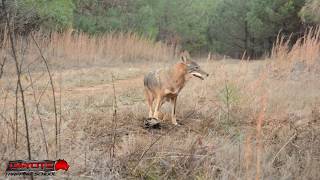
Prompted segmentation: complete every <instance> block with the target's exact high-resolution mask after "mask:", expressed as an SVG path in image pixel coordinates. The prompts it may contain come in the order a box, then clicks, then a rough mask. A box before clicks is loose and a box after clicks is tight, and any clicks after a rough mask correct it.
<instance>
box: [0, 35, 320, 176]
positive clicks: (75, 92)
mask: <svg viewBox="0 0 320 180" xmlns="http://www.w3.org/2000/svg"><path fill="white" fill-rule="evenodd" d="M37 37H38V40H40V39H42V38H43V37H40V35H37ZM48 42H49V43H48ZM26 44H27V43H26ZM40 44H41V47H42V49H43V50H44V51H45V55H46V56H47V57H48V59H49V60H50V64H51V67H52V68H53V69H54V71H53V74H54V76H53V78H54V82H55V86H56V89H58V93H57V97H60V96H61V109H62V112H61V114H62V124H61V140H60V143H61V145H62V149H61V152H59V154H60V158H64V159H66V160H67V161H68V162H69V163H70V166H71V167H70V171H68V172H59V173H58V175H59V177H70V178H74V179H77V178H78V177H79V176H80V177H83V178H84V179H86V178H88V179H89V178H95V179H105V178H114V179H254V178H256V179H317V177H319V176H320V174H319V171H318V167H320V163H319V162H320V151H319V146H320V141H319V139H320V138H319V136H320V111H319V110H320V109H319V103H320V101H319V95H320V92H319V88H320V84H319V83H318V78H317V77H318V75H319V74H318V71H316V70H312V69H313V68H314V67H316V65H317V63H319V61H320V59H319V55H320V52H319V47H320V44H319V30H316V31H312V32H311V31H310V33H309V34H307V35H306V36H305V37H304V38H303V39H302V40H300V41H299V42H298V43H297V44H296V45H294V46H293V48H292V49H291V50H290V51H289V50H288V47H286V43H284V42H283V41H281V40H279V41H278V43H277V45H276V46H275V48H274V50H273V55H272V57H271V59H269V60H265V61H245V60H242V61H239V60H222V61H219V62H217V61H205V60H201V59H199V60H198V61H199V63H200V65H201V66H202V67H203V68H204V69H205V70H206V71H207V72H208V73H209V74H210V76H209V78H207V79H206V80H204V81H199V80H197V79H191V80H190V81H191V82H189V83H188V84H187V85H186V87H185V89H183V91H182V93H181V95H180V96H179V98H178V109H177V113H178V114H177V115H178V120H180V123H181V124H183V125H182V126H180V127H173V126H172V125H171V124H170V121H164V122H163V123H162V128H161V129H151V130H148V129H144V128H142V124H143V119H144V118H145V117H146V116H147V108H146V104H145V102H144V97H143V88H142V86H143V85H142V78H143V74H145V73H146V72H148V71H149V70H151V69H154V68H157V67H162V66H167V65H169V64H172V63H171V62H170V63H168V62H167V60H170V58H171V57H172V56H171V55H170V52H171V50H170V48H167V47H165V46H164V45H161V44H154V43H152V42H149V41H148V40H146V39H143V38H142V39H141V38H139V37H136V36H134V35H132V34H129V35H125V34H122V35H115V34H113V35H106V36H104V37H100V38H95V37H89V36H87V35H84V34H81V35H79V37H78V35H75V36H71V32H66V33H65V34H53V35H52V36H51V40H50V39H43V41H42V42H41V43H40ZM22 45H23V44H22V43H21V44H20V46H19V49H21V47H22ZM26 47H27V48H26V53H25V55H24V57H25V60H24V62H25V63H24V64H23V66H22V69H23V72H24V73H26V70H27V69H28V67H29V69H30V71H31V75H32V79H33V80H34V88H35V92H36V98H37V99H40V97H41V99H40V109H39V110H40V113H41V114H40V115H41V117H42V119H43V123H44V129H45V132H46V134H47V140H48V145H49V158H50V159H53V158H54V156H55V154H54V152H55V148H56V147H55V142H54V140H55V139H54V137H55V136H54V135H55V132H54V113H53V106H52V97H51V95H50V90H49V89H47V88H46V87H47V84H48V77H47V76H46V74H44V73H43V71H44V69H42V66H41V64H39V62H40V59H38V58H37V57H38V55H37V53H36V51H35V49H34V47H33V45H32V44H27V46H26ZM20 54H21V53H20ZM3 56H8V52H7V50H6V49H2V50H1V54H0V57H3ZM20 57H21V56H20ZM0 60H1V59H0ZM78 60H80V61H81V63H83V64H82V65H83V66H82V65H81V66H80V68H79V66H77V65H74V66H72V64H77V61H78ZM92 60H95V61H96V62H95V63H92ZM119 60H121V61H119ZM114 61H117V63H114ZM296 61H299V62H302V63H303V66H306V68H304V69H303V71H298V72H297V71H295V70H294V71H292V69H294V65H293V66H292V64H294V63H296ZM105 62H111V63H113V65H109V64H108V63H105ZM132 62H134V63H132ZM10 66H11V64H7V66H6V70H5V73H4V76H3V77H2V79H0V86H1V94H0V98H1V100H0V107H1V109H0V110H1V111H0V113H1V115H2V116H3V117H2V118H1V117H0V118H1V119H2V120H1V121H0V126H1V127H4V128H3V131H2V132H1V133H0V144H1V146H0V152H1V153H0V154H1V155H2V156H1V157H0V160H1V164H0V171H3V170H4V168H5V165H6V161H7V160H9V159H26V150H25V148H26V143H25V138H24V134H25V132H24V127H23V123H22V119H21V115H22V114H21V112H20V110H21V109H20V108H19V113H18V115H19V116H18V117H19V118H18V123H19V129H18V130H19V134H18V147H17V149H15V146H14V137H13V136H12V134H14V132H15V129H14V126H13V125H14V108H13V107H14V102H15V101H14V99H15V98H14V90H15V81H16V80H15V78H14V77H13V76H12V75H11V73H10V70H11V68H10ZM62 67H63V68H62ZM308 69H310V71H309V70H308ZM282 71H283V72H285V73H282ZM111 72H112V73H113V74H114V76H115V81H114V85H115V94H116V99H117V116H116V117H117V118H116V123H117V126H116V127H117V128H116V129H113V127H115V126H113V125H114V124H113V123H114V122H113V117H114V111H113V107H114V101H113V99H114V95H113V88H112V79H111ZM292 77H294V78H292ZM60 78H61V80H59V79H60ZM29 83H30V80H29V79H28V77H27V76H25V78H24V80H23V84H24V87H25V88H26V94H27V97H26V99H27V105H28V115H29V119H31V122H30V131H31V144H32V146H31V148H32V155H33V157H35V158H36V159H44V158H46V153H45V146H44V144H43V140H42V133H41V130H40V128H39V126H40V122H39V119H38V117H37V115H36V108H35V105H34V101H33V94H32V91H31V89H30V88H27V87H28V84H29ZM59 89H61V92H60V90H59ZM42 92H44V93H43V95H42V96H41V94H42ZM57 99H60V98H57ZM226 99H228V101H226ZM58 104H59V103H58ZM168 108H169V107H168V106H167V105H165V106H164V109H163V113H164V114H165V117H166V118H168V115H166V114H170V113H166V112H170V111H168V110H169V109H168ZM58 109H59V108H58ZM4 118H5V119H6V120H5V121H4ZM114 142H115V144H114ZM113 144H114V145H115V146H114V150H115V154H114V157H113V156H112V157H110V150H111V149H113V148H111V147H113ZM111 159H113V160H112V163H111Z"/></svg>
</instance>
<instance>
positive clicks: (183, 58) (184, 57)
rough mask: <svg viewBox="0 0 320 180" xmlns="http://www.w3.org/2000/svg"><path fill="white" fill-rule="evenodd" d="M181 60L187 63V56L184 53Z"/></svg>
mask: <svg viewBox="0 0 320 180" xmlns="http://www.w3.org/2000/svg"><path fill="white" fill-rule="evenodd" d="M181 61H182V62H183V63H187V57H186V56H184V55H182V56H181Z"/></svg>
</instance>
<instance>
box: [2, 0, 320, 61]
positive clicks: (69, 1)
mask: <svg viewBox="0 0 320 180" xmlns="http://www.w3.org/2000/svg"><path fill="white" fill-rule="evenodd" d="M0 1H1V0H0ZM6 3H7V4H8V7H10V12H11V14H12V15H13V17H14V19H11V21H12V23H14V27H15V32H16V33H20V34H28V33H29V32H31V31H34V30H39V29H42V30H43V31H45V32H52V31H64V30H66V29H69V28H73V29H75V30H76V31H79V32H87V33H90V34H93V35H94V34H102V33H106V32H133V33H137V34H140V35H142V36H147V37H149V38H150V39H152V40H154V41H163V42H166V43H168V44H171V45H174V46H176V45H179V44H180V45H182V47H183V48H184V49H187V50H189V51H193V52H201V51H204V52H207V51H212V52H216V53H220V54H226V55H230V56H233V57H239V56H241V55H242V54H243V52H246V54H247V55H248V56H251V57H259V56H261V55H263V54H265V53H268V52H269V51H270V49H271V47H272V44H273V42H274V41H275V39H276V37H277V35H278V34H279V33H280V34H282V35H284V36H285V37H288V38H289V36H290V37H291V38H292V41H294V40H295V39H297V38H298V37H300V36H301V35H302V33H303V32H304V31H305V29H306V28H308V27H310V26H313V25H317V24H320V1H319V0H7V1H6ZM0 4H1V3H0ZM5 28H6V27H5V17H4V13H3V12H2V11H0V34H2V35H0V38H2V39H3V32H4V30H5ZM0 40H1V39H0Z"/></svg>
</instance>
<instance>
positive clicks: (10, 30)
mask: <svg viewBox="0 0 320 180" xmlns="http://www.w3.org/2000/svg"><path fill="white" fill-rule="evenodd" d="M2 9H3V11H4V13H5V15H6V21H7V26H8V33H9V39H10V42H11V50H12V55H13V60H14V62H15V67H16V74H17V79H18V86H19V90H20V94H21V102H22V109H23V115H24V121H25V126H26V139H27V151H28V159H30V160H31V147H30V136H29V126H28V118H27V109H26V104H25V98H24V91H23V88H22V83H21V71H20V70H21V69H19V62H18V58H17V52H16V47H15V44H14V43H15V41H14V34H13V31H12V29H11V26H10V14H9V13H8V12H7V9H6V5H5V0H2ZM30 177H31V179H33V176H32V175H31V176H30Z"/></svg>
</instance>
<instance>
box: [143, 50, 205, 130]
mask: <svg viewBox="0 0 320 180" xmlns="http://www.w3.org/2000/svg"><path fill="white" fill-rule="evenodd" d="M181 60H182V62H179V63H177V64H175V65H174V66H173V67H171V68H167V69H159V70H156V71H152V72H150V73H148V74H147V75H145V77H144V87H145V96H146V99H147V103H148V106H149V117H153V118H156V119H159V109H160V107H161V106H162V104H163V103H164V102H166V101H170V102H171V104H172V115H171V118H172V123H173V124H175V125H177V124H178V123H177V121H176V103H177V97H178V94H179V92H180V91H181V89H182V88H183V87H184V85H185V83H186V80H187V76H189V75H193V76H195V77H197V78H200V79H202V80H203V79H204V77H207V76H209V74H208V73H206V72H205V71H203V70H202V69H201V68H200V66H199V65H198V64H197V63H196V62H194V61H191V60H190V59H189V57H188V56H187V55H186V54H183V55H182V56H181ZM154 100H155V101H156V103H155V109H154V112H153V109H152V106H153V101H154Z"/></svg>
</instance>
